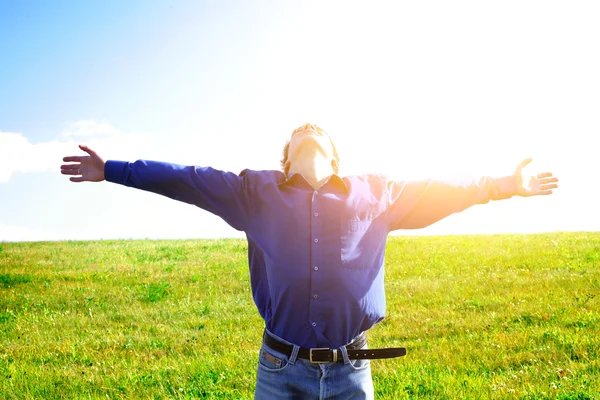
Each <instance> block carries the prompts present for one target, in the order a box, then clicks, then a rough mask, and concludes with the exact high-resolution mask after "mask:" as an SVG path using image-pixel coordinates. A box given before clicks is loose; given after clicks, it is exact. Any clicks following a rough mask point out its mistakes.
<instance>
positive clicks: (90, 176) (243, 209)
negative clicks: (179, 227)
mask: <svg viewBox="0 0 600 400" xmlns="http://www.w3.org/2000/svg"><path fill="white" fill-rule="evenodd" d="M79 148H80V149H81V150H83V151H85V152H86V153H88V155H87V156H69V157H65V158H64V159H63V161H65V162H71V163H72V164H64V165H62V166H61V173H62V174H63V175H71V176H72V177H71V178H70V180H71V182H85V181H88V182H100V181H103V180H106V181H108V182H113V183H117V184H121V185H125V186H129V187H133V188H136V189H141V190H146V191H149V192H153V193H157V194H160V195H163V196H167V197H170V198H171V199H174V200H178V201H182V202H185V203H188V204H193V205H195V206H198V207H200V208H202V209H204V210H206V211H209V212H211V213H213V214H216V215H218V216H219V217H221V218H223V219H224V220H225V221H226V222H227V223H228V224H229V225H231V226H232V227H234V228H235V229H238V230H245V227H246V223H247V219H248V216H249V215H250V214H251V213H250V211H249V208H248V207H249V205H248V193H247V190H248V186H247V184H246V174H245V171H243V172H242V173H241V174H240V175H236V174H233V173H231V172H225V171H220V170H217V169H214V168H210V167H196V166H185V165H178V164H171V163H164V162H157V161H146V160H138V161H136V162H133V163H129V162H123V161H114V160H110V161H106V162H105V161H104V160H103V159H102V158H101V157H100V156H98V154H96V153H95V152H94V151H93V150H91V149H90V148H89V147H87V146H79Z"/></svg>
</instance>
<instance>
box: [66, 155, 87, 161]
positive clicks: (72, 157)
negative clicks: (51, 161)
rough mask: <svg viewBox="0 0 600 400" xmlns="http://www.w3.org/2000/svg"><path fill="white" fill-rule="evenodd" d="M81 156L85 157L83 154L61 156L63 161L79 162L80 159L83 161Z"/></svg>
mask: <svg viewBox="0 0 600 400" xmlns="http://www.w3.org/2000/svg"><path fill="white" fill-rule="evenodd" d="M83 157H85V156H69V157H63V161H64V162H81V161H83Z"/></svg>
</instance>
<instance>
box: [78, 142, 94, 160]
mask: <svg viewBox="0 0 600 400" xmlns="http://www.w3.org/2000/svg"><path fill="white" fill-rule="evenodd" d="M79 148H80V149H81V150H83V151H85V152H86V153H88V154H89V155H90V156H93V157H98V154H96V152H95V151H94V150H92V149H90V148H89V147H87V146H86V145H84V144H80V145H79Z"/></svg>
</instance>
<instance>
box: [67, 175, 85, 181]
mask: <svg viewBox="0 0 600 400" xmlns="http://www.w3.org/2000/svg"><path fill="white" fill-rule="evenodd" d="M69 180H70V181H71V182H83V181H84V179H83V176H76V177H74V178H69Z"/></svg>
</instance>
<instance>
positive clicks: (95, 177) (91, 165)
mask: <svg viewBox="0 0 600 400" xmlns="http://www.w3.org/2000/svg"><path fill="white" fill-rule="evenodd" d="M79 148H80V149H81V150H83V151H85V152H86V153H88V155H87V156H68V157H64V158H63V161H64V162H73V163H74V164H63V165H61V166H60V173H61V174H63V175H75V176H72V177H71V178H69V180H70V181H71V182H85V181H88V182H102V181H103V180H104V164H106V162H105V161H104V160H103V159H102V157H100V156H99V155H98V154H96V152H95V151H94V150H92V149H90V148H89V147H87V146H84V145H81V144H80V145H79Z"/></svg>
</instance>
